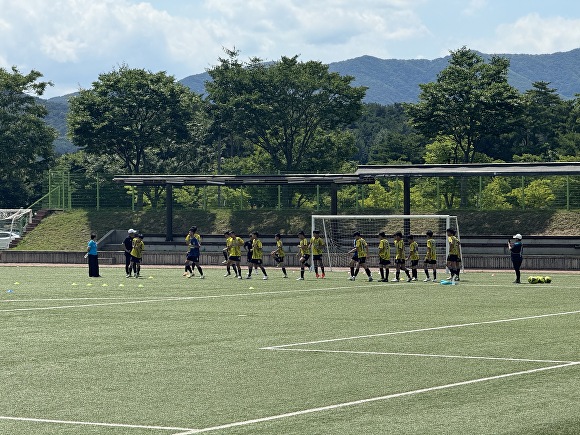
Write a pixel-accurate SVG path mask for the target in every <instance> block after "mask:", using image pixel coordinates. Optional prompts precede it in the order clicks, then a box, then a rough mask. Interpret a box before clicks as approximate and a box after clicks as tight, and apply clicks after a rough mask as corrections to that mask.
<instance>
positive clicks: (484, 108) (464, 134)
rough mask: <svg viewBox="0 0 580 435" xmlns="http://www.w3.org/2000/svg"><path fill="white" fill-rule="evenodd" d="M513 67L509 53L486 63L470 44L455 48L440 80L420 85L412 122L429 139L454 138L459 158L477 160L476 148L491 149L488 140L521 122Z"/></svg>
mask: <svg viewBox="0 0 580 435" xmlns="http://www.w3.org/2000/svg"><path fill="white" fill-rule="evenodd" d="M508 68H509V60H508V59H506V58H502V57H499V56H493V57H492V58H491V60H490V62H489V63H485V61H484V59H483V58H482V57H481V56H480V55H478V54H477V53H476V52H474V51H472V50H468V49H467V48H465V47H462V48H460V49H459V50H457V51H452V52H451V59H450V60H449V66H448V67H446V68H445V69H443V70H442V71H441V72H440V73H439V74H438V76H437V81H436V82H434V83H427V84H422V85H419V86H420V88H421V94H420V95H419V102H418V103H416V104H408V105H407V106H406V110H407V113H408V114H409V116H410V122H411V124H412V125H413V126H414V127H415V128H416V129H417V130H419V131H420V132H421V133H422V134H423V135H425V136H427V137H429V138H433V139H434V138H436V137H438V136H448V137H450V138H452V140H453V143H454V145H455V147H456V152H455V153H454V154H455V155H457V161H456V162H454V163H472V162H473V159H474V157H475V153H476V152H481V153H486V149H485V148H483V145H484V144H486V143H488V142H487V141H486V139H488V138H489V137H495V138H498V137H499V136H500V135H501V134H503V133H506V132H509V131H512V130H513V128H514V127H513V126H514V124H515V123H517V122H518V121H519V116H520V115H519V114H520V112H521V109H520V106H521V97H520V95H519V93H518V91H517V90H516V89H515V88H513V87H512V86H510V85H509V84H508V81H507V75H508Z"/></svg>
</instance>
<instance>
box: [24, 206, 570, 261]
mask: <svg viewBox="0 0 580 435" xmlns="http://www.w3.org/2000/svg"><path fill="white" fill-rule="evenodd" d="M441 213H442V214H445V213H447V212H445V211H442V212H441ZM311 214H312V212H311V211H286V210H284V211H276V210H268V211H263V210H251V211H248V210H243V211H232V210H213V211H200V210H175V212H174V222H173V232H174V234H185V233H186V232H187V229H188V228H189V227H190V226H191V225H193V224H195V225H197V226H198V227H199V228H200V230H201V232H202V234H220V233H222V232H223V231H224V230H226V229H229V228H235V229H236V230H237V231H239V232H240V233H242V234H244V233H247V232H249V231H251V230H254V229H257V230H259V231H260V232H261V233H264V234H274V233H276V232H281V233H284V234H296V232H298V231H299V230H301V229H305V230H309V228H310V216H311ZM451 214H457V215H458V216H459V226H460V229H461V233H462V234H463V235H465V234H469V235H486V234H489V235H492V234H502V235H512V234H515V233H522V234H526V235H577V234H580V211H570V212H566V211H519V210H518V211H511V210H510V211H486V212H483V211H457V210H455V211H453V212H452V213H451ZM165 219H166V216H165V211H164V210H148V211H140V212H132V211H130V210H101V211H96V210H73V211H70V212H57V213H54V214H52V215H51V216H49V217H47V218H45V219H44V220H43V221H42V222H41V224H40V225H39V226H38V227H37V228H36V229H35V230H34V231H32V232H30V233H29V234H27V235H26V237H25V238H24V240H23V241H22V242H21V243H20V244H19V245H18V247H16V248H15V249H19V250H72V251H75V250H84V248H85V245H86V241H87V240H88V239H89V236H90V233H91V232H92V231H95V232H96V233H97V235H98V236H99V237H101V236H103V235H104V234H105V233H106V232H108V231H109V230H111V229H128V228H137V229H139V230H140V231H142V232H144V233H145V234H159V233H161V234H164V233H165Z"/></svg>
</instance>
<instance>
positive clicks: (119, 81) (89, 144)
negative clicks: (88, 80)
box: [67, 65, 213, 205]
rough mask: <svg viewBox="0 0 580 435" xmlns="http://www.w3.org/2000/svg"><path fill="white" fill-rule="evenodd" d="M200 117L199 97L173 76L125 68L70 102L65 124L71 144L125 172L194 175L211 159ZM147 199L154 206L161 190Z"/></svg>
mask: <svg viewBox="0 0 580 435" xmlns="http://www.w3.org/2000/svg"><path fill="white" fill-rule="evenodd" d="M204 113H205V112H204V110H203V102H202V100H201V97H200V96H199V95H197V94H195V93H193V92H191V91H190V90H189V88H187V87H186V86H183V85H182V84H180V83H178V82H177V81H176V80H175V78H174V77H171V76H168V75H167V74H166V73H165V72H158V73H152V72H149V71H145V70H143V69H132V68H129V67H128V66H126V65H123V66H121V67H120V68H119V69H118V70H114V71H112V72H109V73H104V74H101V75H100V76H99V79H98V80H97V81H95V82H94V83H93V86H92V88H90V89H81V90H80V92H79V94H78V95H77V96H75V97H72V98H71V99H70V111H69V114H68V119H67V122H68V126H69V135H70V137H71V139H72V141H73V142H74V144H75V145H77V146H79V147H81V149H83V150H84V151H85V153H86V154H88V155H97V156H102V157H105V156H106V157H108V158H113V159H114V160H117V161H118V162H119V163H120V166H121V168H122V169H123V170H124V171H126V172H128V173H131V174H140V173H164V174H175V173H183V172H185V173H197V172H200V171H201V170H202V169H203V168H204V165H205V166H207V165H208V164H209V162H210V161H211V160H213V158H212V156H211V152H210V150H209V149H207V148H204V147H203V146H202V145H201V140H202V139H203V135H204V132H205V130H206V129H207V126H208V122H207V120H206V117H205V116H204ZM146 194H148V195H149V196H150V200H151V201H152V203H154V205H155V204H158V202H159V199H160V195H161V189H160V188H157V189H153V191H152V192H146ZM139 204H142V196H141V195H140V196H139Z"/></svg>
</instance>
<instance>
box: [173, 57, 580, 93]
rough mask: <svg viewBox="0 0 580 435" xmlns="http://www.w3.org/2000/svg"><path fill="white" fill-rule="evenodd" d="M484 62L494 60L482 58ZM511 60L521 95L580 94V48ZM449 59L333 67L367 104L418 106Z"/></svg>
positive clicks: (357, 61) (367, 60)
mask: <svg viewBox="0 0 580 435" xmlns="http://www.w3.org/2000/svg"><path fill="white" fill-rule="evenodd" d="M480 54H481V55H482V56H483V57H484V58H486V59H488V58H490V57H491V55H489V54H482V53H480ZM500 56H501V57H505V58H507V59H509V60H510V72H509V82H510V84H511V85H512V86H514V87H516V88H517V89H518V90H519V91H520V92H525V91H527V90H529V89H531V87H532V83H533V82H538V81H544V82H549V83H550V87H552V88H555V89H556V90H557V92H558V94H560V95H561V96H562V98H564V99H571V98H574V95H575V94H577V93H580V48H578V49H575V50H572V51H567V52H564V53H554V54H539V55H532V54H501V55H500ZM448 61H449V56H446V57H442V58H438V59H434V60H426V59H412V60H400V59H379V58H376V57H372V56H361V57H357V58H354V59H349V60H344V61H341V62H334V63H331V64H329V67H330V71H333V72H338V73H339V74H341V75H347V74H348V75H351V76H353V77H355V81H354V84H355V85H357V86H366V87H368V90H367V95H366V98H365V100H364V101H365V102H366V103H379V104H383V105H388V104H393V103H414V102H416V101H417V97H418V95H419V92H420V89H419V84H421V83H429V82H432V81H435V80H436V78H437V74H438V73H439V72H440V71H441V70H443V69H444V68H445V67H446V66H447V64H448ZM206 80H209V75H208V74H207V73H201V74H195V75H192V76H189V77H186V78H184V79H183V80H181V82H182V83H183V84H185V85H187V86H189V87H190V88H191V89H192V90H193V91H195V92H198V93H203V92H204V82H205V81H206Z"/></svg>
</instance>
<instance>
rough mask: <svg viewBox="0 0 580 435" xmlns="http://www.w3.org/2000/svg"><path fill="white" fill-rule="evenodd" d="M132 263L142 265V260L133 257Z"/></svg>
mask: <svg viewBox="0 0 580 435" xmlns="http://www.w3.org/2000/svg"><path fill="white" fill-rule="evenodd" d="M131 262H132V263H135V264H139V263H141V259H140V258H137V257H133V256H132V255H131Z"/></svg>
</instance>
